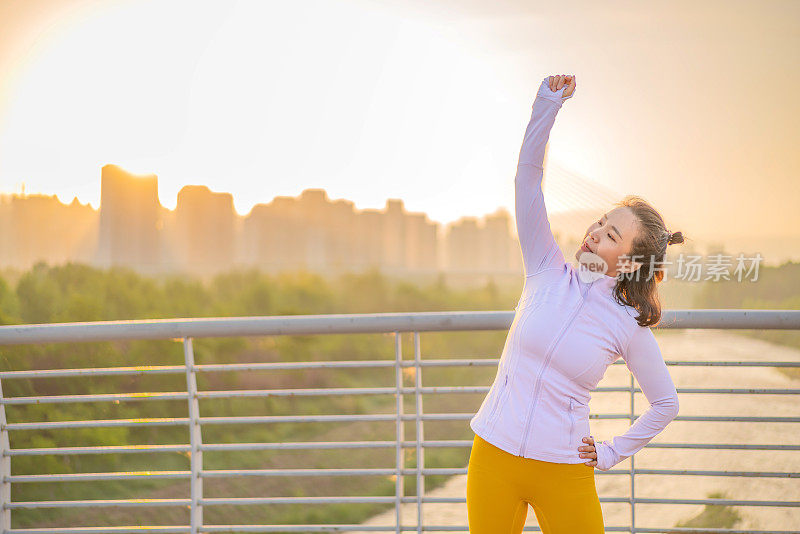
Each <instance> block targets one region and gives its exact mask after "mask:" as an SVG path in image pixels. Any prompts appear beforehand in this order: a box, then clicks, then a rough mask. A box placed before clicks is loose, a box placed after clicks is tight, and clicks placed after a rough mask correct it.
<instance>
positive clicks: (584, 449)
mask: <svg viewBox="0 0 800 534" xmlns="http://www.w3.org/2000/svg"><path fill="white" fill-rule="evenodd" d="M583 442H584V443H587V444H588V445H581V446H580V447H578V450H579V451H581V453H580V457H581V458H592V459H591V460H590V461H588V462H583V463H584V464H586V465H588V466H590V467H594V466H595V465H597V450H596V449H595V447H594V438H592V436H586V437H585V438H583Z"/></svg>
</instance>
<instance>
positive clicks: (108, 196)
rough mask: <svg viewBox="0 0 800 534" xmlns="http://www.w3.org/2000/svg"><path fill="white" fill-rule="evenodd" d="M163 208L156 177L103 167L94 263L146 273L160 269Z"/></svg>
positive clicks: (109, 166)
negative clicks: (161, 213)
mask: <svg viewBox="0 0 800 534" xmlns="http://www.w3.org/2000/svg"><path fill="white" fill-rule="evenodd" d="M160 208H161V203H160V202H159V201H158V177H157V176H156V175H155V174H149V175H144V176H137V175H134V174H131V173H129V172H127V171H125V170H123V169H121V168H120V167H118V166H116V165H104V166H103V168H102V171H101V175H100V228H99V237H98V243H97V254H96V256H95V263H96V264H97V265H99V266H100V267H104V268H105V267H110V266H113V265H124V266H127V267H131V268H133V269H135V270H138V271H140V272H144V273H156V272H158V271H159V270H161V268H162V265H161V262H160V259H161V258H162V254H161V252H162V247H161V241H160V239H159V238H160V235H159V229H160V228H159V225H160V222H161V216H160Z"/></svg>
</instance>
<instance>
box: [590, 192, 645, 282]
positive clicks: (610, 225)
mask: <svg viewBox="0 0 800 534" xmlns="http://www.w3.org/2000/svg"><path fill="white" fill-rule="evenodd" d="M637 231H638V221H637V219H636V216H635V215H634V214H633V210H631V209H630V208H628V207H626V206H619V207H616V208H614V209H613V210H611V211H609V212H608V213H604V214H603V215H602V216H601V217H600V219H598V220H597V221H595V222H594V224H592V225H591V226H590V227H589V228H588V229H587V230H586V234H584V236H583V244H582V245H581V247H579V248H578V250H577V252H575V258H576V259H577V260H578V261H579V262H581V263H583V264H584V265H586V266H587V267H589V268H591V269H592V270H594V271H598V272H599V270H604V271H605V272H604V274H606V275H608V276H612V277H614V276H617V273H618V272H632V271H634V270H636V269H637V268H638V267H639V264H635V263H632V262H631V261H630V260H629V259H623V260H620V256H624V255H626V254H629V253H630V250H631V247H632V245H633V239H634V237H636V232H637ZM587 248H588V251H587V250H586V249H587ZM598 257H599V258H600V259H602V262H599V260H598Z"/></svg>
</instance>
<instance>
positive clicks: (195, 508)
mask: <svg viewBox="0 0 800 534" xmlns="http://www.w3.org/2000/svg"><path fill="white" fill-rule="evenodd" d="M183 359H184V362H185V365H186V391H187V392H188V394H189V445H190V447H191V452H190V453H189V454H190V456H189V460H190V465H191V471H192V474H191V478H190V479H189V484H190V487H189V491H190V496H191V500H192V504H191V511H190V514H191V516H190V520H191V524H190V526H191V533H192V534H197V533H198V532H200V528H201V527H202V526H203V507H202V505H200V500H201V499H202V498H203V479H202V478H201V475H202V470H203V451H201V450H200V446H201V444H202V434H201V432H200V403H199V402H198V400H197V373H196V372H195V369H194V350H193V349H192V338H190V337H185V338H183Z"/></svg>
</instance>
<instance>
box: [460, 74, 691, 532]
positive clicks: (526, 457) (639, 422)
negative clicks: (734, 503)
mask: <svg viewBox="0 0 800 534" xmlns="http://www.w3.org/2000/svg"><path fill="white" fill-rule="evenodd" d="M574 92H575V77H574V76H564V75H560V76H548V77H546V78H545V79H544V80H543V81H542V85H541V87H539V91H538V93H537V95H536V98H535V101H534V103H533V113H532V115H531V119H530V122H529V123H528V127H527V129H526V131H525V138H524V140H523V142H522V149H521V150H520V155H519V164H518V166H517V174H516V177H515V179H514V183H515V196H516V200H515V210H516V221H517V231H518V233H519V242H520V245H521V247H522V258H523V263H524V268H525V283H524V286H523V289H522V296H521V297H520V299H519V303H518V304H517V307H516V310H515V311H516V313H515V316H514V321H513V322H512V324H511V328H510V329H509V332H508V337H507V338H506V342H505V346H504V347H503V353H502V356H501V357H500V363H499V365H498V368H497V376H496V377H495V380H494V383H493V384H492V387H491V389H490V390H489V393H488V394H487V395H486V398H485V399H484V401H483V404H482V405H481V407H480V409H479V410H478V412H477V413H476V414H475V416H474V417H473V418H472V420H471V421H470V427H471V428H472V430H473V431H474V432H475V438H474V441H473V446H472V451H471V453H470V458H469V467H468V471H467V472H468V474H467V510H468V515H469V531H470V533H471V534H507V533H509V534H510V533H514V534H516V533H519V532H522V529H523V526H524V524H525V518H526V517H527V513H528V504H530V505H531V506H532V507H533V510H534V513H535V514H536V518H537V520H538V522H539V526H540V527H541V529H542V532H544V533H545V534H602V533H603V514H602V510H601V508H600V500H599V498H598V496H597V489H596V487H595V480H594V467H597V469H600V470H602V471H607V470H608V469H610V468H611V467H613V466H614V465H616V464H617V463H619V462H621V461H622V460H624V459H626V458H628V457H630V456H631V455H633V454H634V453H635V452H637V451H638V450H640V449H641V448H642V447H644V446H645V445H646V444H647V443H648V442H649V441H650V440H651V439H653V437H654V436H656V435H657V434H658V433H659V432H661V431H662V430H664V428H665V427H666V426H667V424H669V422H670V421H672V420H673V419H674V418H675V416H676V415H677V414H678V395H677V391H676V390H675V385H674V384H673V382H672V379H671V377H670V374H669V371H668V370H667V366H666V364H665V363H664V360H663V359H662V356H661V351H660V350H659V347H658V344H657V342H656V339H655V336H654V335H653V333H652V332H651V330H650V328H649V326H650V325H653V324H656V323H657V322H658V321H659V320H660V319H661V306H660V302H659V299H658V292H657V289H658V288H657V287H656V284H657V283H658V282H660V281H661V280H662V279H663V277H664V272H663V270H662V265H663V261H664V257H665V253H666V249H667V245H670V244H672V243H682V242H683V236H682V235H681V233H680V232H675V233H671V232H669V231H668V230H667V229H666V227H665V225H664V220H663V219H662V217H661V216H660V215H659V214H658V212H657V211H656V210H655V209H654V208H653V207H652V206H651V205H650V204H648V203H647V202H646V201H644V200H643V199H641V198H639V197H636V196H627V197H625V198H624V199H623V200H622V201H620V202H618V203H617V204H615V207H614V208H613V209H611V210H609V211H608V212H607V213H604V214H603V215H602V217H601V218H600V219H599V220H598V221H596V222H595V223H594V224H592V225H591V226H589V228H588V229H587V230H586V234H585V235H584V237H583V244H582V245H581V247H580V248H579V249H578V251H577V252H576V254H575V257H576V259H577V260H578V263H577V265H575V266H574V265H573V264H571V263H567V262H566V261H565V260H564V255H563V254H562V253H561V250H560V249H559V248H558V245H557V244H556V242H555V239H554V238H553V234H552V232H551V230H550V223H549V221H548V219H547V211H546V209H545V204H544V196H543V194H542V187H541V186H542V174H543V167H542V162H543V159H544V152H545V145H546V144H547V139H548V137H549V135H550V129H551V128H552V126H553V122H554V121H555V117H556V114H557V113H558V110H559V109H560V108H561V106H562V103H563V102H564V101H565V100H566V99H568V98H571V97H572V96H573V94H574ZM634 260H635V261H634ZM619 357H622V358H623V360H624V361H625V363H626V364H627V366H628V369H629V370H630V371H631V373H632V374H633V376H634V377H635V378H636V380H637V381H638V383H639V385H640V386H641V389H642V392H643V393H644V395H645V397H646V398H647V400H648V402H649V403H650V406H649V408H648V409H647V410H646V411H645V412H644V413H643V414H642V415H641V416H639V417H638V418H637V419H636V422H635V423H634V424H633V425H631V426H630V427H629V428H628V430H627V431H626V432H625V433H624V434H622V435H620V436H616V437H614V438H613V439H611V440H610V441H601V442H597V443H595V440H594V438H593V437H592V435H591V434H590V433H589V432H590V428H589V399H590V398H591V394H590V392H591V390H593V389H594V388H595V387H596V386H597V384H598V382H600V379H602V378H603V375H604V374H605V371H606V368H607V367H608V366H609V365H611V364H612V363H613V362H614V361H616V360H617V359H618V358H619Z"/></svg>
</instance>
